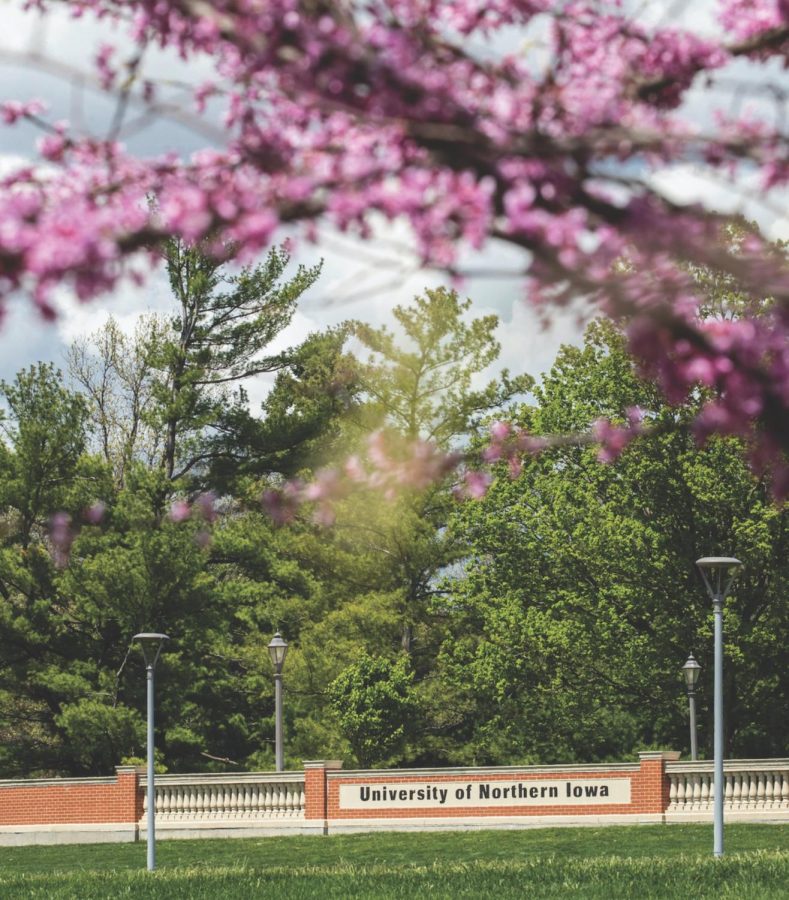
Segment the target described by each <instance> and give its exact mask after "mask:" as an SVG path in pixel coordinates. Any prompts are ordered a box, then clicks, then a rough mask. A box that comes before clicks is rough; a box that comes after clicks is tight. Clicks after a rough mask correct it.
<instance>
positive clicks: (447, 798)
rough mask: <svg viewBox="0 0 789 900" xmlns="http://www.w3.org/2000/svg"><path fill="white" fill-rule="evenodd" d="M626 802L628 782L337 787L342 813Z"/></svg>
mask: <svg viewBox="0 0 789 900" xmlns="http://www.w3.org/2000/svg"><path fill="white" fill-rule="evenodd" d="M601 803H616V804H620V803H630V779H629V778H607V779H604V778H562V779H550V780H543V779H528V780H526V779H523V780H516V781H500V780H497V781H493V780H490V781H433V782H427V781H424V782H422V781H414V782H397V781H395V782H392V783H391V784H376V783H373V782H369V783H364V782H362V783H360V784H341V785H340V809H354V810H365V809H388V810H395V809H426V808H435V807H442V808H458V807H468V806H474V807H485V806H513V807H515V806H591V805H597V804H601Z"/></svg>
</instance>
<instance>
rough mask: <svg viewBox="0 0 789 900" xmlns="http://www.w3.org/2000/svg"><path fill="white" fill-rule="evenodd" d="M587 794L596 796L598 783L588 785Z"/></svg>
mask: <svg viewBox="0 0 789 900" xmlns="http://www.w3.org/2000/svg"><path fill="white" fill-rule="evenodd" d="M586 796H587V797H596V796H597V785H591V784H587V785H586Z"/></svg>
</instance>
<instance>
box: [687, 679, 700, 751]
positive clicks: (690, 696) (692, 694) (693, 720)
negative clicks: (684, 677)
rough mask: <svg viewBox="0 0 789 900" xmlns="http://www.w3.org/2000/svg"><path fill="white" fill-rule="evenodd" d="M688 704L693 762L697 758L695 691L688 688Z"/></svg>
mask: <svg viewBox="0 0 789 900" xmlns="http://www.w3.org/2000/svg"><path fill="white" fill-rule="evenodd" d="M688 705H689V706H690V758H691V759H692V760H693V761H694V762H695V760H697V759H698V758H699V742H698V736H697V734H696V691H695V690H694V689H693V688H688Z"/></svg>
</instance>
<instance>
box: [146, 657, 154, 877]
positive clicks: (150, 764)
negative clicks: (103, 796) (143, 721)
mask: <svg viewBox="0 0 789 900" xmlns="http://www.w3.org/2000/svg"><path fill="white" fill-rule="evenodd" d="M145 671H146V676H147V679H148V871H149V872H152V871H153V870H154V869H155V868H156V835H155V833H154V831H155V821H156V792H155V790H154V784H153V665H152V664H148V665H147V666H146V669H145Z"/></svg>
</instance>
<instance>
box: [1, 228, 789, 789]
mask: <svg viewBox="0 0 789 900" xmlns="http://www.w3.org/2000/svg"><path fill="white" fill-rule="evenodd" d="M168 265H169V271H170V277H171V283H172V288H173V292H174V299H175V312H174V314H173V316H172V317H171V318H170V319H169V320H168V319H151V318H147V319H144V320H142V321H141V323H140V325H139V327H138V329H137V331H136V333H135V335H133V336H132V337H128V336H125V335H123V334H122V333H121V331H120V329H119V328H118V326H117V325H116V324H115V323H113V322H110V323H108V325H107V326H106V327H105V328H104V329H102V330H101V331H100V332H99V333H98V334H97V335H95V336H93V337H92V338H90V339H87V340H84V341H81V342H79V343H78V344H75V346H74V347H73V348H72V352H71V354H70V359H69V368H70V374H71V382H70V383H69V382H67V381H65V380H64V379H63V377H62V376H61V375H60V373H59V372H57V371H55V370H54V369H53V368H52V367H51V366H46V365H39V366H34V367H32V368H30V369H29V370H27V371H24V372H21V373H20V374H19V375H18V376H17V378H16V380H15V381H14V382H12V383H9V384H2V385H0V394H1V395H2V397H1V398H0V399H2V401H3V405H4V407H5V413H4V417H3V420H2V427H3V432H4V440H3V441H2V442H0V775H2V776H5V777H14V776H23V775H36V774H50V773H64V774H98V773H104V772H111V771H112V769H113V766H114V765H116V764H118V763H120V762H121V761H122V760H124V759H126V758H133V757H139V756H140V755H141V753H142V747H143V738H144V728H143V718H142V711H143V709H144V689H145V682H144V678H143V677H142V665H141V658H140V653H139V650H138V649H134V648H130V646H129V639H130V637H131V635H133V634H134V633H136V632H138V631H145V630H156V631H164V632H166V633H168V634H170V635H171V636H172V641H171V643H170V645H169V646H168V648H167V651H166V653H165V654H164V655H163V657H162V659H161V661H160V664H159V667H158V670H157V705H158V715H157V722H158V729H159V734H158V735H157V746H158V748H159V750H160V753H161V763H162V765H164V766H166V767H168V768H169V769H171V770H175V771H187V770H200V769H214V770H223V769H226V768H239V767H241V768H267V767H270V766H271V765H272V764H273V683H272V679H271V668H270V663H269V660H268V655H267V652H266V644H267V643H268V641H269V639H270V637H271V635H272V634H273V633H274V631H276V630H278V629H279V630H281V631H282V633H283V634H284V635H285V636H286V638H287V639H288V641H289V642H290V651H289V654H288V659H287V664H286V668H285V673H284V683H285V692H286V704H285V722H286V732H287V742H286V762H287V764H289V765H292V766H297V765H298V764H299V763H300V760H302V759H305V758H307V759H309V758H334V757H342V758H344V759H345V760H346V761H347V762H348V763H351V764H354V765H362V766H379V765H396V764H404V765H440V764H452V763H456V764H485V763H520V762H554V761H556V762H570V761H575V760H578V761H594V760H600V759H622V758H626V757H628V756H632V755H633V754H634V753H636V752H637V751H638V750H640V749H645V748H648V747H651V746H669V747H673V748H677V749H684V748H686V747H687V743H688V737H687V719H686V709H687V707H686V698H685V695H684V689H683V686H682V682H681V678H680V674H679V668H680V666H681V664H682V663H683V662H684V660H685V658H686V656H687V654H688V653H689V652H690V651H692V652H693V653H694V654H695V655H696V658H697V659H698V660H699V661H700V663H701V665H702V667H703V668H702V680H701V686H700V691H699V697H698V701H699V708H700V721H701V740H700V747H701V752H702V755H706V753H707V752H708V750H709V744H710V735H711V727H710V726H711V723H710V719H711V677H712V659H711V645H712V641H711V615H710V604H709V601H708V600H707V598H706V595H705V593H704V590H703V588H702V585H701V584H700V582H699V581H698V579H697V577H696V575H695V572H694V566H693V562H694V560H695V559H696V558H697V557H698V556H701V555H710V554H718V553H721V554H726V555H729V554H734V555H736V556H738V557H739V558H741V559H742V560H743V562H744V563H745V570H744V573H743V575H742V577H741V578H740V579H739V580H738V581H737V583H736V588H735V591H734V592H733V595H732V598H731V600H730V602H729V603H728V605H727V609H726V622H725V633H726V650H727V660H726V696H727V700H726V706H727V717H726V739H727V751H728V753H729V754H730V755H739V756H781V755H784V754H785V747H786V743H787V739H789V724H787V723H789V688H788V687H787V684H786V681H785V679H784V678H783V677H782V674H781V673H782V672H783V671H784V670H785V669H786V664H787V651H786V640H785V637H786V634H787V626H789V621H788V620H787V619H788V617H789V607H787V604H786V601H785V595H786V587H787V581H788V580H789V562H787V559H789V554H788V553H787V549H789V548H788V547H787V540H788V539H787V529H786V513H785V512H784V511H782V510H780V509H778V508H776V507H775V506H774V505H772V504H771V503H770V501H769V499H768V496H767V492H766V489H765V486H764V485H763V484H762V483H761V482H759V481H758V480H757V479H755V478H754V477H753V476H752V475H751V474H750V473H749V471H748V469H747V467H746V466H745V464H744V462H743V448H742V447H741V446H740V445H739V444H738V443H737V442H735V441H724V440H717V441H714V442H710V443H709V444H707V445H706V446H705V447H703V448H699V447H698V446H697V445H696V442H695V440H694V437H693V435H692V434H691V433H690V431H689V430H688V428H687V427H686V423H687V422H689V421H691V420H692V418H693V415H694V410H693V409H692V408H690V407H687V408H672V407H670V406H668V405H667V404H666V403H665V401H664V400H663V398H662V397H661V396H660V395H659V394H658V392H657V390H656V389H655V387H654V385H652V384H650V383H645V382H643V381H641V380H640V379H639V378H638V377H637V374H636V372H635V370H634V367H633V364H632V361H631V360H630V358H629V357H628V356H627V354H626V352H625V350H624V342H623V340H622V337H621V335H619V334H618V333H617V332H616V331H615V330H614V329H613V328H612V327H611V326H605V325H603V324H600V323H595V324H593V325H592V326H591V327H590V328H589V330H588V332H587V335H586V339H585V343H584V345H583V347H580V348H577V347H566V348H564V349H563V350H562V351H561V352H560V354H559V356H558V358H557V360H556V362H555V364H554V366H553V367H552V369H551V371H549V372H548V373H547V374H545V375H544V376H543V377H542V379H541V381H540V383H539V384H535V382H534V380H533V379H532V378H531V377H530V376H528V375H525V374H521V375H517V376H515V377H511V376H510V375H509V373H507V372H504V373H502V374H501V375H500V376H498V377H496V378H493V379H489V380H487V381H485V375H486V368H487V367H488V366H489V365H491V364H492V363H494V362H495V360H496V358H497V356H498V353H499V345H498V343H497V342H496V340H495V329H496V326H497V321H496V319H495V317H490V316H488V317H484V318H480V319H473V318H471V317H470V305H469V302H468V301H461V300H460V299H459V298H458V296H457V294H456V293H455V292H453V291H448V290H444V289H437V290H430V291H427V292H426V293H425V294H424V295H423V296H421V297H418V298H416V299H415V300H414V303H413V304H412V305H411V306H409V307H398V308H397V309H396V310H395V311H394V316H395V323H396V324H395V329H396V330H394V331H393V330H390V329H387V328H379V329H376V328H372V327H370V326H367V325H364V324H362V323H359V322H349V323H346V325H344V326H342V327H340V328H337V329H334V330H330V331H328V332H324V333H321V334H314V335H311V336H309V337H308V338H307V339H306V340H305V341H304V342H303V343H302V344H301V345H300V346H298V347H294V348H291V349H289V350H283V351H277V352H272V351H271V350H270V345H271V343H272V341H274V340H275V339H276V338H277V336H278V335H279V334H280V332H281V330H282V328H284V327H285V326H286V325H287V324H288V322H289V321H290V318H291V316H292V314H293V310H294V308H295V304H296V302H297V300H298V298H299V297H300V296H301V294H302V293H303V291H305V290H306V289H307V288H308V287H309V285H310V284H311V283H312V282H313V281H314V280H315V278H317V277H318V271H317V270H298V271H297V272H296V273H295V275H294V276H293V277H291V278H289V277H288V275H287V272H286V269H287V265H288V258H287V254H286V253H284V252H283V251H281V250H277V251H273V252H272V253H271V254H270V255H269V257H268V258H267V259H266V260H265V261H264V262H263V263H262V264H261V265H259V266H258V267H255V268H253V269H249V270H245V271H243V272H241V273H240V274H237V275H235V276H228V275H226V274H225V273H224V272H223V271H222V270H221V269H220V268H217V266H216V265H215V264H214V263H210V262H208V261H207V260H206V259H205V258H204V257H203V256H201V254H200V253H199V251H198V250H195V249H192V248H186V247H183V246H182V245H177V244H173V245H172V246H171V247H170V248H169V250H168ZM702 275H703V273H701V274H700V275H699V277H700V278H701V276H702ZM727 291H728V292H729V293H728V294H727ZM709 292H710V295H711V297H712V300H711V303H712V302H713V301H714V303H713V305H714V306H715V308H716V309H717V310H718V311H720V309H723V308H724V307H725V304H726V302H727V298H728V299H729V300H731V297H730V296H729V295H730V293H731V286H730V285H728V284H726V283H723V284H722V283H720V282H719V281H717V280H715V279H711V280H710V288H709ZM713 295H714V296H713ZM734 301H737V302H739V299H738V297H734V300H732V303H734ZM722 304H723V305H722ZM735 307H736V303H734V306H733V307H732V309H733V310H734V313H736V308H735ZM261 373H269V374H270V375H271V377H272V379H273V387H272V389H271V391H270V392H269V394H268V395H267V397H266V399H265V400H264V402H263V404H262V406H261V408H260V409H258V410H253V409H250V405H249V402H248V397H247V395H246V393H245V390H244V386H243V382H244V380H245V379H247V378H249V377H250V376H254V375H260V374H261ZM633 406H639V407H640V408H641V409H642V410H644V413H645V420H646V422H647V423H648V424H649V425H650V427H652V428H653V429H654V430H655V433H654V434H653V435H651V436H650V437H649V438H644V439H641V440H638V441H636V442H634V443H633V444H632V445H630V446H629V447H628V448H627V449H626V451H625V452H624V453H623V454H622V456H621V458H620V459H619V460H618V461H617V462H616V463H614V464H612V465H601V464H600V463H599V462H598V460H597V450H596V449H595V448H594V447H590V446H588V445H576V446H572V445H564V446H562V447H557V448H554V449H553V450H550V451H547V452H544V453H542V454H541V455H539V456H536V457H533V458H528V459H527V460H526V461H525V463H524V466H523V469H522V471H521V472H520V474H519V475H518V477H516V478H513V477H511V474H510V472H509V470H508V468H507V466H506V465H505V464H500V465H499V466H494V470H493V473H494V476H495V477H494V481H493V484H492V487H491V490H490V492H489V493H488V495H487V497H485V498H484V499H483V500H481V501H461V500H458V499H457V498H456V496H455V492H454V491H453V484H452V483H451V479H447V481H446V482H444V483H439V484H435V485H432V486H430V487H429V488H427V489H417V488H416V487H414V488H411V489H404V490H402V491H399V492H398V493H397V494H396V495H393V496H381V495H380V494H379V493H376V492H372V491H363V490H361V489H359V490H357V491H355V492H352V493H350V494H349V495H348V496H346V497H345V498H344V499H342V500H339V501H337V502H336V503H335V504H334V506H333V508H332V509H331V510H330V514H331V516H332V518H333V524H332V527H330V528H326V527H323V526H322V524H320V523H319V521H318V519H316V518H315V517H313V512H314V511H313V510H312V509H310V508H309V507H306V508H303V509H302V510H300V511H299V513H298V515H297V516H296V517H295V519H294V520H293V521H289V522H288V523H286V524H279V525H277V524H275V523H274V522H273V521H272V520H271V519H270V518H269V517H268V516H267V515H266V514H265V513H264V511H263V509H262V508H261V506H260V498H261V495H262V493H263V492H264V491H265V490H266V489H269V488H271V487H276V486H278V485H281V484H282V482H283V480H284V479H286V478H292V477H300V478H309V477H310V476H311V475H312V474H313V473H314V472H316V471H317V470H318V469H319V468H320V467H322V466H332V465H334V466H339V465H341V464H342V463H343V462H344V461H345V460H346V459H347V458H348V456H349V454H354V455H356V456H357V457H358V458H359V459H360V460H361V462H362V463H363V462H364V461H365V458H367V457H368V456H369V455H371V454H373V453H375V452H377V450H376V447H377V448H378V450H380V446H381V445H380V444H376V445H375V446H374V447H373V446H371V445H370V444H369V443H368V440H369V434H370V432H371V430H373V429H376V430H377V432H378V434H379V435H380V441H382V442H384V444H385V446H386V452H387V453H388V454H389V455H390V456H391V457H392V458H398V455H401V454H402V455H403V458H405V454H407V453H408V452H410V451H409V449H408V448H409V442H410V441H413V440H424V439H431V440H433V441H436V442H437V443H438V444H439V446H441V448H442V449H445V450H453V449H455V450H456V449H459V448H460V449H466V450H469V452H470V453H471V455H473V454H474V453H475V452H476V449H477V448H481V447H482V446H483V444H484V440H485V435H486V431H487V427H488V425H489V424H490V423H491V422H493V421H495V420H496V419H500V418H509V419H512V420H517V421H519V422H520V423H521V424H523V425H525V426H526V427H527V428H528V429H529V430H530V431H531V432H532V433H535V434H555V433H568V432H577V431H585V430H587V429H588V428H589V427H590V426H591V425H592V423H593V422H594V421H595V420H596V419H598V418H599V417H609V418H611V419H613V420H614V421H618V420H622V419H623V418H624V417H625V415H626V414H627V410H628V409H629V408H631V407H633ZM207 492H210V493H207ZM97 501H101V504H100V505H97ZM187 501H188V503H189V504H192V505H191V506H190V505H188V503H187ZM214 503H215V505H216V507H217V509H218V512H219V515H218V516H215V515H214V508H213V507H214ZM317 512H319V513H320V516H319V519H321V520H322V519H325V518H326V510H323V509H320V508H319V509H318V510H317ZM53 513H57V514H58V517H59V522H60V525H59V526H57V527H60V528H61V530H62V529H63V522H64V521H66V518H69V519H70V521H71V522H72V523H73V526H74V530H73V534H72V535H71V536H72V537H73V545H72V546H71V548H70V551H71V552H70V558H69V561H68V565H63V564H62V563H63V562H64V559H63V558H62V557H63V555H64V554H63V548H62V547H57V546H55V547H53V541H52V535H53V534H54V531H55V526H53V525H52V522H51V516H52V514H53ZM53 550H55V551H56V552H54V553H53V552H52V551H53Z"/></svg>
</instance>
